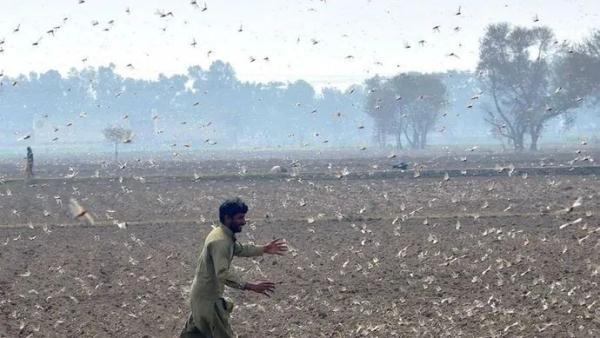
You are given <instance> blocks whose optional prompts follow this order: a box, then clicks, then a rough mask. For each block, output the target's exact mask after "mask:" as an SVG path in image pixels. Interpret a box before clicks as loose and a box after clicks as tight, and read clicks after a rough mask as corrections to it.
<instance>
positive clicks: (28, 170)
mask: <svg viewBox="0 0 600 338" xmlns="http://www.w3.org/2000/svg"><path fill="white" fill-rule="evenodd" d="M26 160H27V163H26V164H25V178H26V179H28V180H29V179H31V178H33V151H32V150H31V147H27V158H26Z"/></svg>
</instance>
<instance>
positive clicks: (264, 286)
mask: <svg viewBox="0 0 600 338" xmlns="http://www.w3.org/2000/svg"><path fill="white" fill-rule="evenodd" d="M244 290H250V291H254V292H256V293H262V294H263V295H265V296H267V297H271V295H270V294H269V293H273V292H274V291H275V283H273V282H258V283H246V285H245V286H244Z"/></svg>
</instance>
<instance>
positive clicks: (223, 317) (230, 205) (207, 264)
mask: <svg viewBox="0 0 600 338" xmlns="http://www.w3.org/2000/svg"><path fill="white" fill-rule="evenodd" d="M247 212H248V206H247V205H246V204H245V203H244V202H243V201H242V200H241V199H239V198H235V199H229V200H226V201H225V202H223V204H221V206H220V207H219V221H220V223H221V225H220V226H219V227H216V228H214V229H213V230H212V231H211V232H210V233H209V234H208V236H207V237H206V240H205V241H204V247H203V248H202V253H200V257H199V258H198V262H197V264H198V265H197V267H196V275H195V277H194V281H193V283H192V292H191V295H190V305H191V313H190V315H189V317H188V319H187V322H186V324H185V327H184V328H183V330H182V332H181V335H180V337H203V338H222V337H223V338H228V337H233V331H232V330H231V327H230V325H229V314H230V313H231V311H232V310H233V302H231V301H230V300H226V299H225V298H223V289H224V285H227V286H228V287H232V288H236V289H240V290H249V291H253V292H256V293H261V294H264V295H266V296H269V293H272V292H273V291H274V290H275V284H274V283H273V282H256V283H249V282H243V281H242V280H241V279H240V278H239V277H238V276H236V275H235V274H234V272H233V271H232V270H231V269H230V265H231V260H232V259H233V256H240V257H253V256H261V255H262V254H265V253H267V254H275V255H283V254H284V253H285V252H286V251H287V249H288V248H287V245H286V244H285V242H283V240H282V239H276V240H274V241H272V242H270V243H269V244H266V245H250V244H241V243H239V242H238V241H237V240H236V238H235V234H236V233H239V232H241V231H242V227H243V226H244V225H245V224H246V220H245V216H246V213H247Z"/></svg>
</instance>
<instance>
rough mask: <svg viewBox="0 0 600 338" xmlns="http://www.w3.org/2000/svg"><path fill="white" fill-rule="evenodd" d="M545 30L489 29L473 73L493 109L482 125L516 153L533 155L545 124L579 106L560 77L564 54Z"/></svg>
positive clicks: (489, 108) (503, 26)
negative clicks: (527, 140) (527, 141)
mask: <svg viewBox="0 0 600 338" xmlns="http://www.w3.org/2000/svg"><path fill="white" fill-rule="evenodd" d="M559 47H560V46H557V44H556V42H555V39H554V35H553V33H552V31H551V30H550V29H549V28H547V27H537V28H524V27H512V26H510V25H508V24H506V23H501V24H494V25H490V26H488V28H487V31H486V33H485V35H484V37H483V38H482V40H481V46H480V52H479V63H478V65H477V71H478V74H479V78H480V81H481V84H482V86H483V87H484V91H485V93H486V94H487V95H489V96H490V99H491V102H492V104H490V105H487V106H486V107H485V109H484V110H485V112H486V114H487V118H486V121H487V122H488V123H489V124H490V125H491V126H492V127H493V128H494V130H495V132H496V134H497V135H500V136H501V137H504V138H506V139H507V140H508V141H509V142H510V143H511V144H512V145H513V147H514V149H515V150H516V151H521V150H523V149H524V148H525V136H526V135H529V136H530V137H531V142H530V145H529V148H530V149H531V150H537V148H538V140H539V138H540V136H541V134H542V131H543V129H544V126H545V125H546V123H547V122H548V121H549V120H551V119H553V118H555V117H557V116H561V115H565V116H566V115H568V114H570V113H572V110H573V109H574V108H576V107H578V106H579V103H580V100H578V99H577V94H576V90H567V89H570V88H572V87H571V86H570V82H572V81H573V79H572V78H569V77H568V76H566V75H567V74H566V73H565V72H563V71H561V68H560V67H561V63H562V62H564V59H563V58H564V52H563V51H562V49H561V48H559Z"/></svg>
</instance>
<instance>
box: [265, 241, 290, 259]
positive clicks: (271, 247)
mask: <svg viewBox="0 0 600 338" xmlns="http://www.w3.org/2000/svg"><path fill="white" fill-rule="evenodd" d="M287 250H288V247H287V244H286V243H285V242H284V241H283V239H282V238H279V239H276V240H274V241H272V242H271V243H269V244H267V245H265V253H268V254H271V255H283V254H284V253H285V252H286V251H287Z"/></svg>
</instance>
